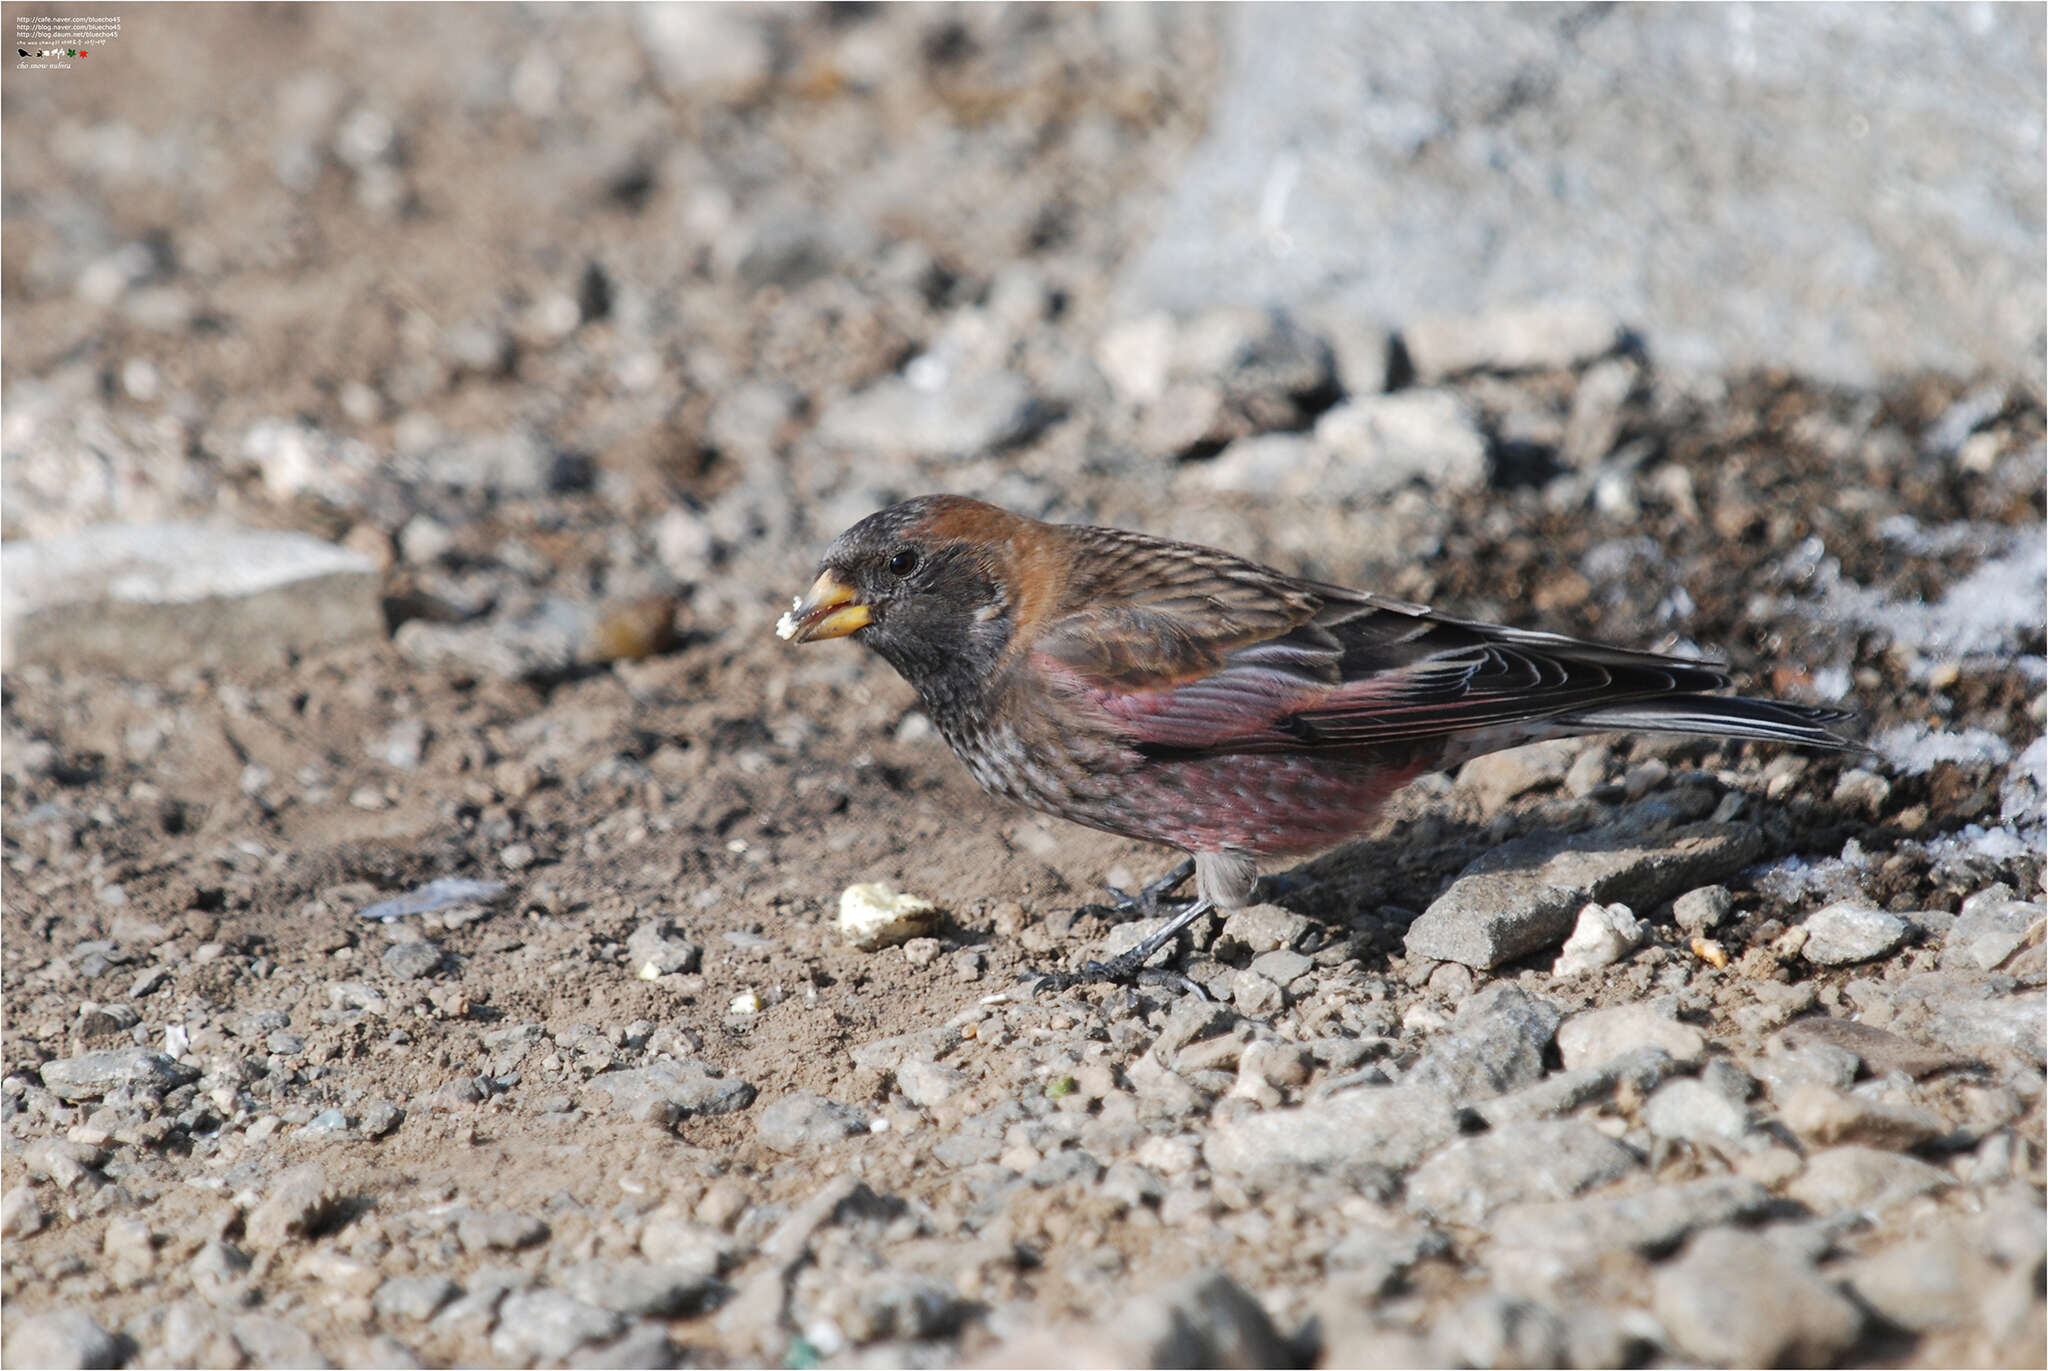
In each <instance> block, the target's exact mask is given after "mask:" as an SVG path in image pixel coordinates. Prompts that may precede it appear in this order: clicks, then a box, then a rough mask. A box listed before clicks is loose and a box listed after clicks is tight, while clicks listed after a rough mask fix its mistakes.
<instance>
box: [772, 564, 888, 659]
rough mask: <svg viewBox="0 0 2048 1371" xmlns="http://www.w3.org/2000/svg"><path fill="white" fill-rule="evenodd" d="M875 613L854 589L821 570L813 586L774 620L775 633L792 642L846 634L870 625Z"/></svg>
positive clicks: (805, 641) (804, 641)
mask: <svg viewBox="0 0 2048 1371" xmlns="http://www.w3.org/2000/svg"><path fill="white" fill-rule="evenodd" d="M873 617H874V616H873V615H872V614H871V613H869V611H868V607H867V606H866V605H864V604H862V603H861V602H860V600H858V599H856V598H855V595H854V589H853V587H852V586H850V585H848V584H846V582H844V581H842V580H840V579H839V578H838V577H837V576H834V575H833V574H832V573H831V572H829V571H824V572H820V573H819V574H818V579H817V580H816V581H814V582H812V583H811V589H810V592H809V593H808V594H806V595H805V596H804V597H803V598H802V599H801V600H798V601H797V602H796V603H795V605H793V606H792V607H791V608H790V610H789V612H788V613H787V614H784V615H783V616H782V617H781V618H780V619H779V620H777V621H776V624H775V635H776V636H777V637H778V638H787V639H788V640H789V641H791V642H793V643H809V642H815V641H817V640H818V639H820V638H844V637H845V636H846V635H847V634H849V633H851V632H853V631H854V630H855V629H857V628H865V627H867V625H868V623H869V622H870V620H872V619H873Z"/></svg>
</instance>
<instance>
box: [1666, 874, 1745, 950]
mask: <svg viewBox="0 0 2048 1371" xmlns="http://www.w3.org/2000/svg"><path fill="white" fill-rule="evenodd" d="M1734 909H1735V897H1734V896H1733V895H1731V894H1729V893H1728V887H1727V886H1725V885H1703V886H1701V887H1700V888H1699V889H1698V890H1688V891H1686V892H1685V893H1684V894H1683V895H1680V896H1679V897H1678V898H1677V899H1675V900H1673V901H1672V902H1671V921H1672V922H1673V923H1675V924H1677V925H1678V926H1679V928H1680V929H1682V930H1684V931H1685V932H1687V933H1689V934H1691V935H1692V936H1693V937H1695V938H1699V937H1704V936H1706V935H1707V934H1709V933H1711V932H1713V931H1714V930H1715V929H1717V928H1719V927H1720V926H1721V921H1722V920H1723V919H1726V918H1727V917H1728V915H1729V914H1730V913H1731V912H1733V911H1734Z"/></svg>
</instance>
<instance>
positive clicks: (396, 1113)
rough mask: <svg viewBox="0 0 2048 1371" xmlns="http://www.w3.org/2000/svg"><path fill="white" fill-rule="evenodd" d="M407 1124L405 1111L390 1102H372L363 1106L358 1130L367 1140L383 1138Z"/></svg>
mask: <svg viewBox="0 0 2048 1371" xmlns="http://www.w3.org/2000/svg"><path fill="white" fill-rule="evenodd" d="M404 1122H405V1111H404V1110H403V1109H400V1108H399V1107H398V1106H397V1105H395V1104H393V1103H391V1101H389V1100H371V1101H370V1102H369V1103H368V1104H366V1105H364V1106H363V1114H362V1118H361V1119H359V1120H358V1121H357V1123H356V1129H357V1131H358V1132H360V1133H361V1134H362V1135H363V1136H364V1137H366V1138H382V1137H386V1136H388V1135H389V1134H391V1133H392V1132H394V1131H396V1130H397V1128H398V1126H399V1125H400V1124H402V1123H404Z"/></svg>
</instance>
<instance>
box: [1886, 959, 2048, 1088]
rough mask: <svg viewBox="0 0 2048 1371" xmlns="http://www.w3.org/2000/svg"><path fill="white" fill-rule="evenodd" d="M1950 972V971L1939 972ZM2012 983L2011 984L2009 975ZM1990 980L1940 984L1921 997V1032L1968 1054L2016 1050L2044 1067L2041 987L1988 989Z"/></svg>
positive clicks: (1992, 1054) (2015, 1053)
mask: <svg viewBox="0 0 2048 1371" xmlns="http://www.w3.org/2000/svg"><path fill="white" fill-rule="evenodd" d="M1940 974H1941V975H1942V976H1948V975H1950V974H1951V973H1947V972H1943V973H1940ZM2007 984H2010V982H2009V981H2008V982H2007ZM1989 988H1990V987H1989V986H1988V985H1984V984H1977V985H1970V984H1962V983H1958V984H1954V985H1952V986H1948V987H1937V988H1936V989H1937V993H1935V994H1931V995H1928V996H1926V997H1925V998H1924V999H1923V1000H1922V1004H1921V1007H1920V1008H1919V1010H1918V1012H1917V1014H1916V1016H1915V1017H1916V1019H1917V1021H1918V1028H1917V1031H1916V1036H1919V1037H1923V1038H1928V1039H1931V1040H1933V1041H1934V1042H1935V1043H1937V1044H1939V1045H1940V1046H1942V1047H1944V1048H1947V1049H1948V1050H1949V1051H1950V1052H1953V1053H1957V1054H1960V1055H1962V1056H1965V1057H1973V1058H1974V1057H1977V1056H1979V1055H1982V1056H1985V1057H1991V1058H1999V1057H2004V1056H2008V1055H2010V1056H2013V1057H2016V1058H2018V1059H2020V1060H2022V1061H2026V1062H2030V1063H2032V1064H2033V1065H2034V1066H2036V1067H2039V1066H2040V1065H2041V1064H2042V1053H2043V1044H2044V1036H2043V1035H2044V1028H2048V1024H2044V1010H2048V1004H2044V1002H2043V1000H2042V997H2041V995H2040V993H2039V992H2038V991H2035V992H2031V993H2027V994H2019V995H2000V994H1985V993H1984V992H1985V991H1986V990H1987V989H1989Z"/></svg>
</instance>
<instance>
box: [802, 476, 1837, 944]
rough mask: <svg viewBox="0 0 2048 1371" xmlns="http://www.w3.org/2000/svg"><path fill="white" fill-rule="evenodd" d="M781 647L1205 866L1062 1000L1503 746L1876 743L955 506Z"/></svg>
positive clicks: (840, 552) (1658, 663) (1087, 534)
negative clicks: (1686, 736) (1145, 928)
mask: <svg viewBox="0 0 2048 1371" xmlns="http://www.w3.org/2000/svg"><path fill="white" fill-rule="evenodd" d="M776 631H777V632H778V633H780V634H781V635H782V636H783V637H785V638H789V639H793V640H794V641H796V642H800V643H802V642H810V641H813V640H815V639H821V638H841V637H846V636H849V635H850V636H852V637H853V638H855V639H856V640H858V641H860V642H862V643H865V644H866V645H867V646H869V647H871V648H873V649H874V650H875V651H876V652H878V653H880V654H881V655H882V657H883V659H884V660H886V661H887V662H888V663H889V664H890V665H891V666H893V667H895V668H896V670H897V671H898V672H899V673H901V674H902V676H903V678H904V679H905V680H906V681H908V682H910V684H911V685H912V686H914V687H915V688H916V690H917V693H918V694H919V695H920V696H921V697H922V698H923V701H924V707H925V710H926V712H927V713H928V714H929V715H930V716H931V720H932V722H933V723H934V724H935V725H936V726H937V727H938V730H939V732H940V733H941V734H942V735H943V736H944V737H945V739H946V741H947V742H948V743H949V744H951V745H952V748H953V751H954V752H956V753H958V754H959V757H960V759H961V760H962V761H963V762H965V763H966V764H967V768H968V770H970V771H972V772H973V773H974V777H975V779H976V780H978V781H980V782H981V784H982V786H983V788H985V789H987V790H988V791H990V792H992V793H994V794H997V795H1001V796H1006V797H1008V798H1010V799H1013V800H1018V801H1021V802H1022V803H1024V804H1026V805H1029V806H1031V807H1032V808H1034V809H1040V810H1043V811H1045V812H1046V813H1048V814H1055V815H1058V816H1059V817H1060V818H1063V819H1071V820H1073V821H1074V822H1076V823H1081V824H1086V825H1088V826H1089V827H1091V828H1099V829H1104V830H1107V831H1108V832H1111V833H1120V834H1123V835H1126V836H1128V837H1133V838H1143V839H1146V840H1148V841H1151V842H1156V843H1166V844H1170V845H1171V846H1174V847H1177V848H1180V849H1181V850H1183V851H1184V852H1187V853H1189V854H1191V855H1192V857H1193V868H1194V874H1195V878H1196V895H1197V898H1196V900H1195V901H1194V903H1193V904H1192V905H1190V906H1189V907H1188V908H1186V909H1185V910H1183V911H1182V912H1181V913H1180V915H1179V916H1178V917H1177V918H1175V919H1174V920H1173V922H1172V923H1171V924H1170V925H1169V926H1168V927H1167V928H1165V929H1163V930H1161V931H1160V932H1159V933H1157V934H1155V935H1154V936H1152V937H1151V938H1148V939H1146V940H1145V941H1144V942H1143V943H1141V944H1140V945H1139V946H1137V947H1136V948H1133V949H1132V950H1131V951H1130V952H1127V953H1125V954H1124V955H1122V956H1120V957H1117V958H1114V959H1112V960H1111V961H1109V962H1107V963H1090V964H1089V965H1088V966H1087V967H1085V968H1083V969H1082V970H1081V971H1080V972H1078V973H1068V974H1066V975H1063V976H1057V977H1050V978H1048V980H1049V981H1051V982H1052V983H1055V984H1059V985H1068V984H1074V983H1076V982H1079V981H1087V980H1122V979H1128V978H1129V977H1130V976H1131V975H1132V974H1134V973H1135V972H1136V971H1137V970H1138V969H1139V968H1141V967H1142V966H1143V965H1144V964H1145V962H1146V960H1147V959H1148V958H1150V957H1151V956H1152V954H1153V953H1155V952H1156V951H1158V949H1159V948H1160V947H1162V946H1164V945H1165V943H1166V942H1167V941H1168V940H1169V939H1171V938H1172V937H1173V936H1174V935H1175V934H1176V933H1178V932H1179V931H1180V929H1182V928H1184V927H1186V926H1187V925H1188V924H1189V923H1191V922H1193V921H1194V920H1195V919H1196V918H1198V917H1200V916H1201V915H1202V914H1203V913H1205V912H1207V911H1208V910H1210V909H1212V908H1213V909H1219V910H1226V911H1227V910H1231V909H1235V908H1238V907H1240V906H1243V905H1245V904H1247V903H1249V902H1250V901H1251V898H1252V891H1253V888H1254V886H1255V885H1256V883H1257V879H1258V864H1259V862H1260V860H1261V859H1263V858H1268V857H1305V856H1307V855H1309V854H1311V853H1314V852H1318V851H1321V850H1322V849H1324V848H1328V847H1331V846H1333V845H1335V844H1336V843H1339V842H1342V841H1343V840H1345V839H1347V838H1351V837H1355V836H1357V835H1358V834H1359V833H1360V832H1362V831H1363V830H1364V829H1365V828H1366V827H1368V826H1369V825H1370V824H1371V822H1372V820H1373V816H1374V813H1375V811H1376V810H1377V809H1378V808H1379V806H1380V805H1381V804H1382V803H1383V802H1384V801H1385V800H1386V799H1387V797H1388V796H1390V795H1391V794H1393V793H1394V792H1395V791H1396V790H1398V789H1400V788H1401V787H1402V786H1403V785H1406V784H1407V783H1408V782H1409V781H1411V780H1413V779H1414V778H1415V777H1417V776H1419V775H1421V774H1422V773H1423V772H1425V771H1432V770H1436V769H1439V768H1443V767H1449V766H1455V765H1457V764H1458V763H1460V762H1462V761H1465V760H1467V759H1469V758H1472V757H1476V756H1479V755H1481V754H1483V753H1488V752H1494V751H1498V750H1500V749H1502V748H1507V747H1513V746H1515V745H1517V744H1519V743H1525V742H1530V741H1533V740H1535V739H1539V738H1548V737H1555V736H1558V735H1563V734H1583V733H1606V732H1632V731H1641V732H1660V733H1692V734H1702V735H1706V736H1710V737H1717V738H1751V739H1759V740H1763V741H1769V742H1783V743H1797V744H1803V745H1806V746H1809V747H1825V748H1846V747H1854V746H1856V744H1854V743H1851V742H1850V741H1849V740H1848V739H1846V738H1844V737H1842V736H1840V735H1839V734H1837V733H1835V732H1833V731H1832V730H1831V726H1832V725H1835V724H1838V723H1841V722H1842V721H1844V720H1845V719H1847V718H1849V717H1850V716H1849V715H1848V714H1847V713H1845V712H1843V711H1841V710H1835V709H1826V708H1820V707H1816V706H1812V705H1800V704H1786V703H1782V702H1779V701H1775V700H1753V699H1741V698H1733V697H1727V696H1716V695H1708V694H1704V693H1702V692H1705V691H1711V690H1718V689H1720V688H1722V687H1724V686H1726V685H1727V684H1728V676H1727V673H1726V672H1724V671H1723V670H1722V669H1721V668H1719V667H1717V666H1715V665H1713V664H1711V663H1709V662H1703V661H1696V660H1693V659H1690V658H1685V657H1673V656H1666V655H1664V654H1661V653H1655V652H1639V651H1635V650H1633V649H1630V648H1622V647H1609V646H1607V645H1605V644H1601V643H1591V642H1585V641H1582V640H1579V639H1575V638H1566V637H1562V636H1560V635H1557V634H1553V633H1538V632H1533V631H1531V630H1528V629H1519V628H1504V627H1499V626H1496V625H1492V624H1482V623H1474V622H1471V621H1469V620H1464V619H1455V618H1452V617H1450V616H1449V615H1445V614H1438V613H1435V612H1433V611H1431V610H1429V609H1426V608H1424V607H1423V606H1421V605H1412V604H1405V603H1403V602H1401V601H1399V600H1390V599H1386V598H1383V597H1381V596H1378V595H1374V594H1371V593H1370V592H1367V591H1362V590H1347V589H1345V588H1343V587H1341V586H1334V585H1323V584H1320V583H1318V582H1314V581H1304V580H1300V579H1298V578H1296V577H1293V576H1288V575H1285V574H1283V573H1281V572H1278V571H1274V570H1272V569H1270V568H1268V567H1263V566H1260V565H1258V564H1257V563H1254V562H1249V561H1246V560H1245V559H1243V558H1241V557H1235V556H1232V555H1231V554H1229V553H1227V552H1219V551H1217V550H1215V549H1213V548H1206V547H1197V546H1194V545H1192V544H1189V543H1177V542H1170V541H1168V540H1166V539H1163V538H1154V537H1150V536H1148V535H1146V534H1142V533H1130V532H1126V531H1124V530H1121V529H1110V528H1086V527H1080V526H1076V525H1061V524H1046V523H1041V522H1039V521H1038V520H1036V519H1028V518H1024V517H1022V516H1020V515H1016V514H1011V513H1009V512H1007V511H1005V510H1001V509H997V508H996V507H995V506H993V505H988V504H983V503H982V502H980V501H978V500H970V499H965V498H962V497H959V496H951V495H932V496H924V497H921V498H919V499H914V500H906V501H904V502H903V503H902V504H899V505H894V506H891V507H890V508H888V509H885V510H882V511H880V512H878V513H876V514H872V515H870V516H868V517H867V518H865V519H863V520H861V521H860V522H859V523H857V524H855V525H854V526H853V527H852V528H850V529H848V530H846V532H844V533H842V534H840V535H839V537H838V538H837V539H835V540H834V541H833V543H832V546H831V547H830V548H828V549H827V550H826V553H825V556H824V559H823V564H822V569H821V570H820V571H819V574H818V578H817V581H816V582H815V583H814V584H813V585H812V586H811V588H810V591H809V592H808V593H807V594H806V595H805V596H804V597H803V598H802V599H800V600H799V601H797V602H796V604H795V606H794V607H793V608H792V609H791V610H790V612H789V613H788V614H786V615H784V616H783V618H782V621H781V622H780V623H779V624H777V625H776ZM1172 879H1173V878H1169V881H1171V880H1172ZM1161 885H1162V886H1165V885H1167V883H1165V882H1162V883H1161ZM1156 888H1157V887H1155V889H1156ZM1168 888H1170V887H1168Z"/></svg>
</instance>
